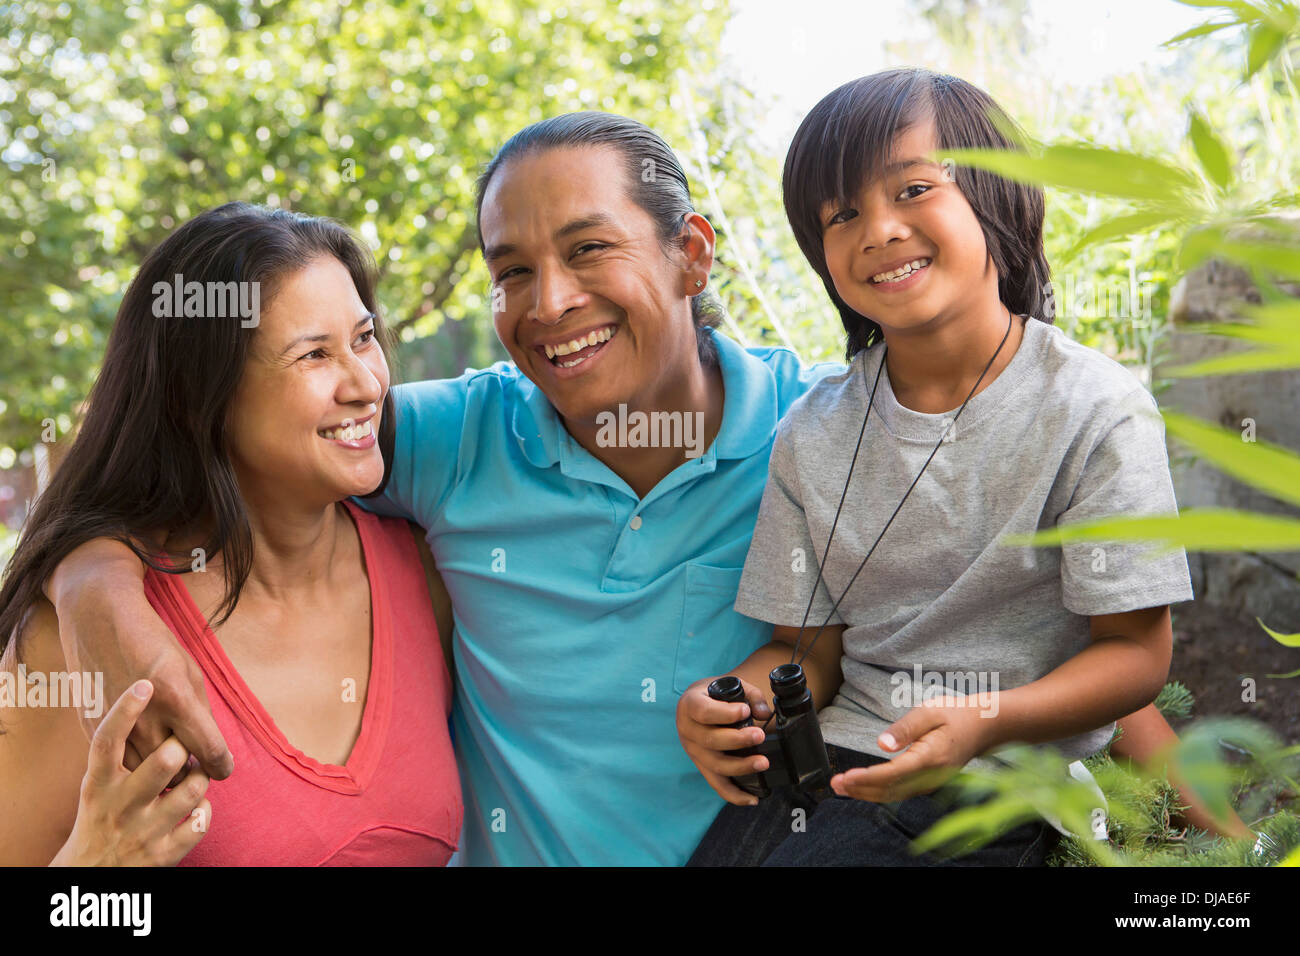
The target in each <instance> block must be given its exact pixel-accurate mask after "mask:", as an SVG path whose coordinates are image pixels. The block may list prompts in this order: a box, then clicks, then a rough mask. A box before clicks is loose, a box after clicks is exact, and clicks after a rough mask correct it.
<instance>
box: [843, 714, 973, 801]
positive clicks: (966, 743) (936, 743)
mask: <svg viewBox="0 0 1300 956" xmlns="http://www.w3.org/2000/svg"><path fill="white" fill-rule="evenodd" d="M985 696H987V695H980V696H979V697H943V698H935V699H932V700H927V701H925V702H924V703H923V704H922V705H921V706H920V707H913V708H912V709H911V710H909V711H908V712H907V713H906V714H905V715H903V718H902V719H901V720H898V721H895V722H894V723H893V724H891V725H890V726H889V727H888V728H887V729H886V730H885V732H884V733H882V734H881V735H880V736H879V737H877V738H876V742H877V743H878V744H880V749H882V750H884V751H887V752H889V753H893V752H894V751H898V750H902V749H903V748H904V747H909V749H908V751H907V753H904V754H900V755H899V756H897V757H894V758H893V759H892V760H889V761H888V762H886V763H882V764H875V765H874V766H871V767H855V768H854V769H852V770H849V771H846V772H845V773H840V774H836V775H835V776H834V777H832V778H831V789H832V790H834V791H835V792H836V793H838V794H839V795H840V796H842V797H853V798H854V799H855V800H868V801H870V802H872V803H894V802H897V801H899V800H905V799H906V798H908V797H913V796H916V795H917V794H921V793H929V792H930V791H932V790H936V789H938V788H939V787H940V786H942V785H943V784H944V783H945V782H946V781H947V780H949V779H950V778H952V777H953V776H955V775H956V774H957V772H958V771H960V770H961V768H962V767H964V766H965V765H966V763H967V762H968V761H969V760H970V759H971V758H972V757H975V756H977V755H978V754H981V753H983V752H984V751H985V750H986V749H987V746H986V744H987V740H988V737H987V734H988V732H989V730H990V726H989V725H990V724H992V723H993V720H991V719H989V718H987V717H983V716H982V715H983V714H985V713H987V712H988V710H989V707H987V706H985V704H986V701H984V697H985ZM993 706H994V707H996V704H994V705H993ZM993 713H997V711H996V709H995V710H993Z"/></svg>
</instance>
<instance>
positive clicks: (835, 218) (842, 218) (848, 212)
mask: <svg viewBox="0 0 1300 956" xmlns="http://www.w3.org/2000/svg"><path fill="white" fill-rule="evenodd" d="M857 214H858V211H857V210H856V209H841V210H840V211H839V212H837V213H835V214H834V215H832V216H831V218H830V219H828V220H827V221H826V225H827V226H835V225H838V224H840V223H842V222H848V221H849V220H850V219H852V218H853V217H854V216H856V215H857Z"/></svg>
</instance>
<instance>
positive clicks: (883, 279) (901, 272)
mask: <svg viewBox="0 0 1300 956" xmlns="http://www.w3.org/2000/svg"><path fill="white" fill-rule="evenodd" d="M932 261H933V260H931V259H926V258H921V259H913V260H912V261H911V262H909V263H907V264H906V265H902V266H899V267H898V268H897V269H894V270H892V271H890V272H879V273H877V274H876V275H873V276H872V277H871V284H872V285H891V284H893V283H895V282H902V281H903V280H904V279H906V278H907V277H908V276H910V275H914V274H915V273H917V272H920V271H921V270H922V269H924V268H926V267H927V266H928V265H929V264H930V263H931V262H932Z"/></svg>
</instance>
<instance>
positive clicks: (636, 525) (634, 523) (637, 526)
mask: <svg viewBox="0 0 1300 956" xmlns="http://www.w3.org/2000/svg"><path fill="white" fill-rule="evenodd" d="M627 524H628V527H629V528H631V529H632V530H633V531H640V530H641V516H640V515H633V516H632V520H631V521H629V522H628V523H627Z"/></svg>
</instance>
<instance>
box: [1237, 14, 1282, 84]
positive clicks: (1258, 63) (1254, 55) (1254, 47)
mask: <svg viewBox="0 0 1300 956" xmlns="http://www.w3.org/2000/svg"><path fill="white" fill-rule="evenodd" d="M1285 42H1286V34H1285V33H1283V32H1282V31H1281V30H1279V29H1278V28H1277V27H1275V26H1273V25H1272V24H1269V23H1261V24H1260V25H1259V26H1257V27H1255V28H1254V29H1253V30H1251V31H1250V46H1249V47H1248V48H1247V50H1246V79H1248V80H1249V79H1250V78H1251V77H1252V76H1254V75H1255V74H1256V73H1258V72H1259V71H1260V70H1262V69H1263V68H1264V65H1265V64H1266V63H1268V61H1269V60H1271V59H1273V57H1274V56H1276V55H1277V52H1278V50H1280V49H1282V44H1284V43H1285Z"/></svg>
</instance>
